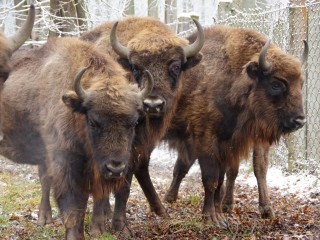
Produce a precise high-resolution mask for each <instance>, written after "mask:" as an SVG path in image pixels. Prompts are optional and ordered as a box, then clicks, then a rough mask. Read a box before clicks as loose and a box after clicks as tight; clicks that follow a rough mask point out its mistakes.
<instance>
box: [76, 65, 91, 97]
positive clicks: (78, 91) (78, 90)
mask: <svg viewBox="0 0 320 240" xmlns="http://www.w3.org/2000/svg"><path fill="white" fill-rule="evenodd" d="M87 69H88V68H86V67H84V68H82V69H81V70H80V72H78V74H77V76H76V77H75V79H74V91H75V92H76V94H77V95H78V97H79V98H80V99H81V100H84V99H85V98H86V92H85V91H84V89H83V88H82V86H81V84H80V81H81V78H82V75H83V74H84V73H85V71H86V70H87Z"/></svg>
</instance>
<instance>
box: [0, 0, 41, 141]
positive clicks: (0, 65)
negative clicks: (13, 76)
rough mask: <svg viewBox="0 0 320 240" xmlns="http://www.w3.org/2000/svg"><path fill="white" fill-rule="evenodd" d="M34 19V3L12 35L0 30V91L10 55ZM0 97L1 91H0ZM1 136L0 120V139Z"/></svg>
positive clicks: (24, 39) (6, 74) (8, 71)
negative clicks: (17, 29)
mask: <svg viewBox="0 0 320 240" xmlns="http://www.w3.org/2000/svg"><path fill="white" fill-rule="evenodd" d="M34 19H35V8H34V5H33V4H31V5H30V10H29V13H28V17H27V20H26V22H25V23H24V24H23V26H22V27H21V28H20V30H19V31H18V32H17V33H16V34H14V35H13V36H11V37H9V38H7V37H6V36H5V35H4V34H3V33H2V32H0V91H1V90H2V87H3V83H4V82H5V81H6V80H7V78H8V76H9V73H10V71H11V65H10V61H9V59H10V57H11V56H12V53H13V52H15V51H16V50H17V49H18V48H19V47H21V45H22V44H23V43H24V42H25V41H26V40H27V39H28V38H29V37H30V34H31V31H32V28H33V23H34ZM0 99H1V93H0ZM0 115H1V109H0ZM2 137H3V133H2V130H1V122H0V140H1V139H2Z"/></svg>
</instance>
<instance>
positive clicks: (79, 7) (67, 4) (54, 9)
mask: <svg viewBox="0 0 320 240" xmlns="http://www.w3.org/2000/svg"><path fill="white" fill-rule="evenodd" d="M83 6H84V0H71V1H70V0H50V13H51V14H52V15H53V18H54V19H53V22H54V24H55V29H51V30H50V33H49V37H54V36H67V35H77V34H78V33H79V30H80V29H81V30H82V31H85V30H87V25H86V23H85V21H84V20H85V18H86V12H85V9H84V7H83Z"/></svg>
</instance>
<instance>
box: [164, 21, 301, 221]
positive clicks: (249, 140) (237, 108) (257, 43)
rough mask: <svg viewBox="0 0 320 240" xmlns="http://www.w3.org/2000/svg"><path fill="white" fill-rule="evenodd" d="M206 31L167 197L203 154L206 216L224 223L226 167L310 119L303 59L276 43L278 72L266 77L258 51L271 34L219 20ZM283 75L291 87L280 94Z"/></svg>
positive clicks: (183, 107) (177, 131)
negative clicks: (304, 93) (278, 87)
mask: <svg viewBox="0 0 320 240" xmlns="http://www.w3.org/2000/svg"><path fill="white" fill-rule="evenodd" d="M205 34H206V42H205V45H204V47H203V50H202V51H203V52H204V56H203V61H202V62H201V64H199V65H198V66H196V67H195V68H194V69H192V70H190V71H189V72H188V76H190V77H188V78H187V79H186V81H185V83H184V85H183V94H182V97H181V98H180V101H179V103H178V106H179V108H178V111H177V113H176V114H175V116H174V118H173V120H172V122H171V125H170V127H169V131H168V133H167V136H166V140H167V141H168V142H169V144H170V146H171V147H172V148H174V149H177V150H178V160H177V162H176V166H175V170H174V180H173V182H172V184H171V187H170V189H169V191H168V192H167V195H166V200H168V201H173V200H175V199H176V198H177V193H178V188H179V184H180V182H181V180H182V179H183V177H184V176H185V174H186V173H187V172H188V170H189V168H190V167H191V165H192V164H193V163H194V161H195V160H196V159H198V161H199V164H200V167H201V171H202V181H203V184H204V187H205V200H204V207H203V215H204V217H205V219H206V220H207V221H209V222H211V221H213V222H215V223H217V222H218V221H223V220H224V217H223V215H222V214H221V213H222V211H221V199H222V196H223V193H222V192H221V191H222V189H221V184H222V182H223V178H224V174H225V171H226V168H236V169H238V166H239V161H240V159H242V158H246V157H248V154H249V151H250V150H251V149H252V147H254V146H255V145H256V146H265V147H268V146H269V144H272V143H275V142H277V141H278V140H279V138H280V136H281V135H283V134H287V133H289V132H291V131H294V130H296V128H292V129H287V128H286V127H285V126H286V124H288V123H289V122H290V121H291V119H292V118H293V117H296V116H300V117H301V119H304V113H303V104H302V84H303V74H302V72H301V64H300V62H299V60H298V59H295V58H294V57H292V56H291V55H289V54H286V53H284V52H283V51H282V50H281V49H279V48H278V47H277V46H276V45H275V44H271V45H270V47H269V49H268V50H267V55H266V59H267V61H269V62H270V63H271V65H272V71H271V73H270V74H268V75H266V76H263V74H262V73H261V72H259V71H260V70H259V66H258V57H259V54H260V52H261V49H262V47H263V46H264V44H265V42H266V40H267V39H266V37H265V36H263V35H261V34H259V33H258V32H256V31H252V30H246V29H240V28H229V27H223V26H216V27H211V28H208V29H206V31H205ZM193 38H194V36H193V37H192V36H191V37H190V39H191V40H192V39H193ZM253 72H254V73H253ZM279 81H280V82H281V83H280V85H281V84H283V85H285V86H286V90H285V91H282V90H281V93H280V94H277V95H275V90H273V87H276V84H279ZM281 86H282V85H281ZM299 127H301V126H299Z"/></svg>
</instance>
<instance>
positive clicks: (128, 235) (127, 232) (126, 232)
mask: <svg viewBox="0 0 320 240" xmlns="http://www.w3.org/2000/svg"><path fill="white" fill-rule="evenodd" d="M116 235H117V236H118V238H119V239H132V238H134V234H133V232H132V231H131V229H130V228H129V227H128V226H124V227H123V229H122V230H121V231H117V233H116Z"/></svg>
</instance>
